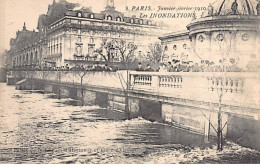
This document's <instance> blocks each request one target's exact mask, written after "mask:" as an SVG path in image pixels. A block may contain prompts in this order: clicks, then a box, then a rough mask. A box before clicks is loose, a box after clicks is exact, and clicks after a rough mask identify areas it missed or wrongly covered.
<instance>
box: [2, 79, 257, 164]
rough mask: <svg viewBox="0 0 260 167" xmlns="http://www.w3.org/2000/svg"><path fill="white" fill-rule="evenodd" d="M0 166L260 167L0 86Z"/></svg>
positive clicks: (246, 154)
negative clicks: (187, 166) (180, 166)
mask: <svg viewBox="0 0 260 167" xmlns="http://www.w3.org/2000/svg"><path fill="white" fill-rule="evenodd" d="M0 93H1V94H0V163H248V162H249V163H260V153H259V152H257V151H255V150H251V149H249V148H244V147H241V146H238V145H236V144H234V143H231V142H227V143H226V145H225V147H224V150H223V151H222V152H218V151H216V145H215V144H213V146H212V145H211V144H208V145H205V144H204V138H203V137H202V136H200V135H196V134H191V133H188V132H186V131H183V130H180V129H176V128H173V127H170V126H167V125H163V124H160V123H157V122H150V121H147V120H145V119H142V118H135V119H132V120H127V119H125V116H124V114H123V113H120V112H118V111H110V110H107V109H102V108H100V107H98V106H80V105H77V102H76V101H75V100H73V99H68V98H67V99H60V100H59V99H57V98H56V97H55V95H54V94H44V93H42V92H41V91H20V90H15V88H14V87H13V86H7V85H6V84H5V83H0Z"/></svg>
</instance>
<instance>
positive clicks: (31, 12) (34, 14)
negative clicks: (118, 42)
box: [0, 0, 215, 53]
mask: <svg viewBox="0 0 260 167" xmlns="http://www.w3.org/2000/svg"><path fill="white" fill-rule="evenodd" d="M56 1H58V0H56ZM67 1H68V2H78V3H80V4H81V5H82V6H86V7H90V6H91V7H92V11H93V12H99V11H102V10H104V8H105V6H106V2H107V0H67ZM214 1H215V0H115V7H116V9H117V10H118V11H121V12H126V11H125V8H126V6H129V7H132V6H141V5H145V6H152V7H153V8H157V6H165V7H168V6H172V7H179V6H182V7H186V6H191V7H195V6H196V7H207V6H208V4H209V3H210V2H214ZM52 2H53V0H0V18H1V19H0V25H1V28H0V53H1V52H2V51H3V49H9V40H10V38H14V37H15V34H16V31H17V30H21V29H22V27H23V23H24V22H25V23H26V27H27V29H28V30H33V29H36V27H37V21H38V16H39V15H40V14H46V12H47V10H48V4H52ZM166 12H167V13H168V12H169V11H166ZM182 12H183V11H182ZM188 12H191V11H188ZM136 15H138V14H136ZM190 20H191V19H190V18H188V19H176V18H175V19H166V20H165V19H164V21H166V22H167V23H170V24H171V25H172V27H173V28H172V31H176V30H181V29H185V26H186V25H187V24H188V23H189V22H190Z"/></svg>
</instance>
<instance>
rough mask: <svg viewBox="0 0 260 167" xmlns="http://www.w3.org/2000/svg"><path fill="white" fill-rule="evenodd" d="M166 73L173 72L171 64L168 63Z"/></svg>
mask: <svg viewBox="0 0 260 167" xmlns="http://www.w3.org/2000/svg"><path fill="white" fill-rule="evenodd" d="M167 72H173V67H172V63H171V62H168V65H167Z"/></svg>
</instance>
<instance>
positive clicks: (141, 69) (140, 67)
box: [135, 62, 144, 71]
mask: <svg viewBox="0 0 260 167" xmlns="http://www.w3.org/2000/svg"><path fill="white" fill-rule="evenodd" d="M135 71H144V69H143V67H142V63H141V62H139V63H138V67H137V68H136V69H135Z"/></svg>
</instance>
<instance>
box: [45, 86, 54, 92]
mask: <svg viewBox="0 0 260 167" xmlns="http://www.w3.org/2000/svg"><path fill="white" fill-rule="evenodd" d="M44 91H45V92H52V85H50V84H45V85H44Z"/></svg>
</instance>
